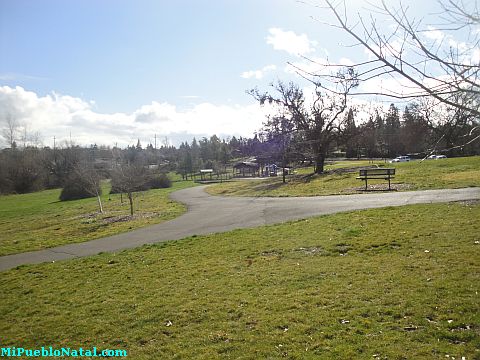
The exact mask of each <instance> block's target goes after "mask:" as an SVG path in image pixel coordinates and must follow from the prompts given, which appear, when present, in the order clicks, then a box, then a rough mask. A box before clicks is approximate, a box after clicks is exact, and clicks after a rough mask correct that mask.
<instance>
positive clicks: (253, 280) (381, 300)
mask: <svg viewBox="0 0 480 360" xmlns="http://www.w3.org/2000/svg"><path fill="white" fill-rule="evenodd" d="M478 219H480V205H479V204H478V203H476V204H475V203H470V204H469V203H455V204H435V205H414V206H406V207H401V208H386V209H374V210H366V211H360V212H352V213H342V214H336V215H329V216H323V217H318V218H312V219H308V220H302V221H296V222H290V223H286V224H282V225H275V226H268V227H261V228H256V229H248V230H236V231H232V232H228V233H223V234H215V235H210V236H198V237H191V238H188V239H185V240H181V241H173V242H169V243H164V244H161V245H160V244H158V245H151V246H144V247H142V248H139V249H135V250H128V251H124V252H122V253H120V254H117V255H114V254H101V255H97V256H94V257H89V258H83V259H75V260H71V261H65V262H58V263H54V264H52V263H50V264H43V265H37V266H22V267H20V268H18V269H14V270H10V271H8V272H4V273H1V274H0V287H1V289H2V301H1V302H0V319H1V320H0V334H2V346H8V345H10V346H17V347H20V346H22V347H25V348H29V347H39V346H53V347H62V346H70V347H77V346H83V347H84V348H91V347H92V346H97V348H102V349H105V348H109V349H122V348H123V349H127V350H128V352H129V358H132V359H219V358H231V359H277V358H290V359H387V358H388V359H446V358H447V357H450V359H451V358H453V357H455V358H456V359H461V358H462V356H465V358H466V359H479V358H480V351H479V349H480V325H479V324H480V306H479V304H480V303H479V301H478V292H479V291H480V288H479V287H480V256H479V255H480V254H479V251H480V244H478V242H479V241H480V235H479V234H480V222H479V221H478ZM447 355H448V356H447Z"/></svg>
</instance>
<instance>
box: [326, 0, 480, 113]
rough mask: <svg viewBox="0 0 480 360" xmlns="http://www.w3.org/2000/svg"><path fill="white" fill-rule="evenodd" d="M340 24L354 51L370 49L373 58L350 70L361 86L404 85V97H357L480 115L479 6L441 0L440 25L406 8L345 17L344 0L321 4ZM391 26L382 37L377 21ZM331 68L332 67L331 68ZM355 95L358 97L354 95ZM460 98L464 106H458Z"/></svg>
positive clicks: (382, 7)
mask: <svg viewBox="0 0 480 360" xmlns="http://www.w3.org/2000/svg"><path fill="white" fill-rule="evenodd" d="M323 1H324V3H325V5H326V8H327V9H328V10H330V11H331V13H332V15H333V17H334V18H335V20H336V23H334V24H331V25H332V26H335V27H337V28H340V29H342V30H343V31H346V32H347V33H348V34H349V35H350V36H351V37H352V38H353V39H354V40H355V43H354V44H353V46H360V47H363V48H365V49H367V50H368V52H369V53H370V54H371V55H372V57H373V59H372V60H369V61H365V62H360V63H356V64H352V65H349V67H351V68H354V69H355V70H356V73H357V74H358V80H359V82H360V84H362V83H364V82H366V81H369V80H371V79H373V78H379V77H382V78H384V77H388V78H393V79H396V78H398V76H399V77H400V78H402V79H404V80H406V83H404V84H403V87H402V90H401V91H400V92H398V91H394V90H393V89H385V90H381V91H379V92H366V93H365V92H361V90H360V91H359V92H357V93H356V94H358V95H386V96H389V97H392V98H397V99H412V98H422V97H432V98H434V99H435V100H436V101H437V103H444V104H447V105H449V106H451V107H456V108H459V109H462V110H464V111H468V112H470V113H472V114H473V115H475V116H477V117H478V116H480V111H479V100H480V97H479V96H480V82H479V70H480V66H479V65H480V64H479V59H478V57H479V55H478V51H479V49H478V46H479V43H480V33H479V32H478V29H477V27H478V25H480V13H479V11H478V7H477V4H476V1H474V2H472V3H469V5H468V6H467V3H466V2H463V1H462V0H439V4H440V7H441V9H442V10H443V11H442V13H441V14H440V16H439V19H440V23H427V22H426V20H425V18H421V19H417V18H415V16H414V14H412V11H410V9H409V8H408V7H405V6H403V5H402V3H399V6H398V7H397V8H392V7H391V5H390V6H389V5H387V3H386V2H385V0H382V1H381V5H380V6H378V7H374V8H373V9H371V12H370V15H369V17H368V18H364V17H362V16H361V15H358V17H356V18H355V19H353V21H352V19H350V18H349V17H348V16H347V6H348V5H347V3H346V1H344V0H342V1H335V0H323ZM382 16H384V17H385V18H386V19H387V20H389V21H390V22H391V23H392V24H393V26H392V27H391V28H390V29H391V30H388V31H389V32H388V33H385V32H384V31H383V32H382V30H381V26H380V25H379V23H378V20H377V19H378V17H382ZM328 65H331V64H328ZM354 94H355V93H354ZM459 99H460V101H458V100H459Z"/></svg>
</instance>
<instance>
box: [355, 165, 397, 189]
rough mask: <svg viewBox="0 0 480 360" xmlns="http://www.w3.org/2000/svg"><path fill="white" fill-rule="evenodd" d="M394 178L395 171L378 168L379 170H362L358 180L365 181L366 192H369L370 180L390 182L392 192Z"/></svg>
mask: <svg viewBox="0 0 480 360" xmlns="http://www.w3.org/2000/svg"><path fill="white" fill-rule="evenodd" d="M394 177H395V169H389V168H378V169H361V170H360V174H359V176H358V177H357V179H359V180H364V181H365V190H367V185H368V180H370V179H383V180H388V190H391V188H390V179H393V178H394Z"/></svg>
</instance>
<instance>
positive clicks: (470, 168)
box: [207, 156, 480, 196]
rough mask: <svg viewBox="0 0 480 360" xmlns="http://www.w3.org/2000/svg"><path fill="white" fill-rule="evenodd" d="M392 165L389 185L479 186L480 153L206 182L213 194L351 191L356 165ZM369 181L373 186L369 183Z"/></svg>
mask: <svg viewBox="0 0 480 360" xmlns="http://www.w3.org/2000/svg"><path fill="white" fill-rule="evenodd" d="M373 165H378V166H385V167H394V168H396V176H395V179H394V180H393V182H392V184H393V188H395V189H397V190H399V191H404V190H425V189H442V188H461V187H470V186H480V156H473V157H465V158H452V159H442V160H426V161H423V162H421V161H411V162H407V163H396V164H389V163H385V162H377V163H375V164H371V163H369V162H368V161H341V162H337V163H333V164H331V165H328V166H327V167H326V170H327V172H326V173H325V174H322V175H314V174H313V169H312V168H303V169H299V171H298V174H297V175H294V176H292V177H288V183H287V184H283V183H282V178H281V176H279V177H275V178H269V179H266V180H257V181H255V180H252V181H245V180H241V181H235V182H228V183H222V184H217V185H214V186H210V187H209V188H208V189H207V191H208V192H209V193H210V194H213V195H234V196H315V195H334V194H335V195H336V194H354V193H358V192H361V191H363V189H364V182H363V181H360V180H357V179H356V177H357V176H358V168H360V167H363V166H373ZM372 185H373V187H372ZM369 187H370V188H373V189H386V188H387V186H386V181H383V180H376V181H375V180H374V181H369Z"/></svg>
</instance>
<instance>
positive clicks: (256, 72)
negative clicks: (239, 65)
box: [240, 65, 277, 79]
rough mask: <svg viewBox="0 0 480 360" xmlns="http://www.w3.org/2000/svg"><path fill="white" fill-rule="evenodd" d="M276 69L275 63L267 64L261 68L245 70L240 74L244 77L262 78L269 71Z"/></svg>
mask: <svg viewBox="0 0 480 360" xmlns="http://www.w3.org/2000/svg"><path fill="white" fill-rule="evenodd" d="M276 69H277V67H276V66H275V65H267V66H264V67H263V68H262V69H260V70H250V71H244V72H243V73H242V74H241V75H240V76H241V77H242V78H244V79H250V78H255V79H261V78H263V77H264V76H265V74H266V73H267V72H270V71H275V70H276Z"/></svg>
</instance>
